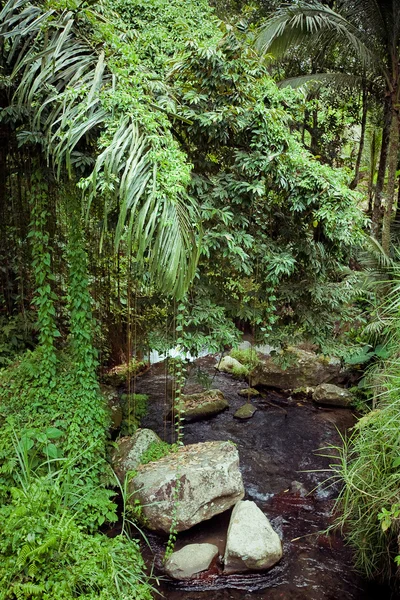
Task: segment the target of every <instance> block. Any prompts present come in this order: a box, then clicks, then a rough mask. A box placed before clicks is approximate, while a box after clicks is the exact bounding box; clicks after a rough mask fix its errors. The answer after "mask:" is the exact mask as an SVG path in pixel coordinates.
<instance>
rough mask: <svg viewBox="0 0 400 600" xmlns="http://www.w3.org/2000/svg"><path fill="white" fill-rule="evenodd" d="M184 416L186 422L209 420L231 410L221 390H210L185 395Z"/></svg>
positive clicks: (183, 400) (183, 399)
mask: <svg viewBox="0 0 400 600" xmlns="http://www.w3.org/2000/svg"><path fill="white" fill-rule="evenodd" d="M181 399H182V403H183V407H182V416H184V418H185V421H199V420H201V419H208V418H210V417H213V416H214V415H217V414H218V413H220V412H222V411H223V410H225V409H227V408H229V403H228V401H227V400H226V398H225V396H224V395H223V393H222V392H220V390H208V391H207V392H200V393H198V394H190V395H186V394H183V395H182V396H181Z"/></svg>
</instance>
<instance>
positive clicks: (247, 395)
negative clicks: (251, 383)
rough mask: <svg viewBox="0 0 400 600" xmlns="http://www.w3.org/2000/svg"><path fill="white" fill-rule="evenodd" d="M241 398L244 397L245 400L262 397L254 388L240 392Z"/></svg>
mask: <svg viewBox="0 0 400 600" xmlns="http://www.w3.org/2000/svg"><path fill="white" fill-rule="evenodd" d="M238 394H239V396H243V398H255V397H256V396H259V395H260V392H259V391H258V390H256V389H254V388H251V387H249V388H244V389H243V390H240V392H238Z"/></svg>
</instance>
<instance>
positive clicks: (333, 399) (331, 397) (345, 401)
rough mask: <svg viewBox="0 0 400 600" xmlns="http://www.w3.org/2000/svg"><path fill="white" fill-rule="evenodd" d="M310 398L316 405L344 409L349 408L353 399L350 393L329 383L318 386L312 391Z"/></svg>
mask: <svg viewBox="0 0 400 600" xmlns="http://www.w3.org/2000/svg"><path fill="white" fill-rule="evenodd" d="M312 398H313V400H314V402H317V403H318V404H326V405H327V406H344V407H347V406H350V404H351V403H352V401H353V399H354V398H353V395H352V394H351V392H349V391H348V390H346V389H345V388H341V387H339V386H338V385H333V384H331V383H322V384H321V385H318V386H317V387H316V388H315V390H314V393H313V396H312Z"/></svg>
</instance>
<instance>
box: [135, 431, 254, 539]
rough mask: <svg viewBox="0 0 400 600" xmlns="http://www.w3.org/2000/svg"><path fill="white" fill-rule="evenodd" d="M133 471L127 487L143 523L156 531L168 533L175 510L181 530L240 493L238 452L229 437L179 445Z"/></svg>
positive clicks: (231, 502) (224, 506)
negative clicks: (224, 439)
mask: <svg viewBox="0 0 400 600" xmlns="http://www.w3.org/2000/svg"><path fill="white" fill-rule="evenodd" d="M137 471H138V472H137V475H136V476H135V477H134V478H133V479H132V480H131V481H130V482H129V491H130V492H131V493H132V501H133V502H135V500H139V502H140V504H141V506H142V520H143V524H144V525H146V526H147V527H148V528H149V529H152V530H155V531H163V532H165V533H169V531H170V528H171V525H172V522H173V515H174V510H176V515H175V518H176V524H174V525H175V526H176V530H177V531H185V530H186V529H190V527H193V525H196V524H197V523H200V522H201V521H205V520H207V519H211V517H213V516H214V515H217V514H219V513H221V512H224V511H225V510H228V509H229V508H231V507H232V506H234V505H235V504H236V503H237V502H238V501H239V500H241V499H242V498H243V496H244V487H243V480H242V474H241V472H240V470H239V454H238V451H237V449H236V446H235V445H234V444H232V443H231V442H224V441H217V442H204V443H199V444H192V445H189V446H183V447H182V448H180V449H179V450H178V451H177V452H174V453H171V454H169V455H168V456H165V457H164V458H161V459H160V460H158V461H156V462H152V463H148V464H147V465H140V466H139V467H138V469H137ZM177 486H178V488H177ZM176 488H177V489H176Z"/></svg>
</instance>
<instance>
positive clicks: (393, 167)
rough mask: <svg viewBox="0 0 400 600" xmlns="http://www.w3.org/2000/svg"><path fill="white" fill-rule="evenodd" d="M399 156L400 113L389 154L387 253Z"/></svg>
mask: <svg viewBox="0 0 400 600" xmlns="http://www.w3.org/2000/svg"><path fill="white" fill-rule="evenodd" d="M398 157H399V115H398V114H397V112H395V113H394V114H393V118H392V127H391V133H390V148H389V156H388V183H387V190H386V202H385V208H384V213H383V223H382V248H383V250H384V252H385V254H387V255H389V252H390V229H391V224H392V214H393V205H394V195H395V188H396V171H397V163H398Z"/></svg>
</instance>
